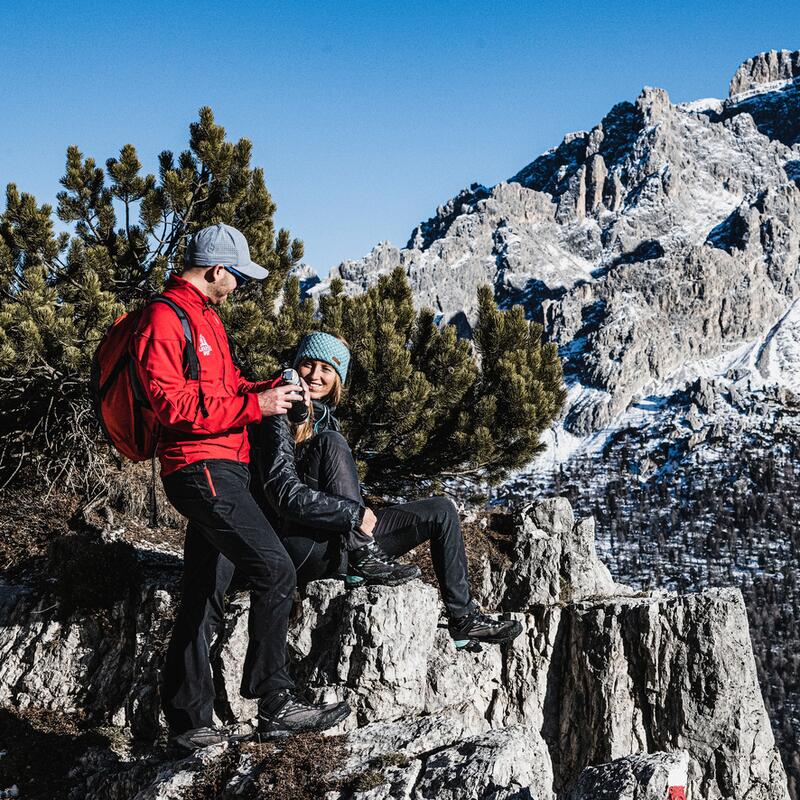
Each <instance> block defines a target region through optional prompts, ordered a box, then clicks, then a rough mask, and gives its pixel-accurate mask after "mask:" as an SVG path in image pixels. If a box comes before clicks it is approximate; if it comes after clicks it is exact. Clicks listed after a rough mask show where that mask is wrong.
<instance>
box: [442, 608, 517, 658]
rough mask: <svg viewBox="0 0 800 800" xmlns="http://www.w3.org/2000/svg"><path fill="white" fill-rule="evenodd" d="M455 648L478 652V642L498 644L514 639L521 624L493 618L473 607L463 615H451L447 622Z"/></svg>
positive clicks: (510, 620) (515, 621)
mask: <svg viewBox="0 0 800 800" xmlns="http://www.w3.org/2000/svg"><path fill="white" fill-rule="evenodd" d="M447 629H448V630H449V631H450V636H451V637H452V638H453V642H454V644H455V646H456V648H457V649H459V650H468V651H470V652H479V651H480V649H481V646H480V644H478V643H479V642H488V643H491V644H499V643H501V642H509V641H511V639H516V637H517V636H519V635H520V634H521V633H522V625H521V624H520V623H519V622H518V621H517V620H515V619H493V618H492V617H487V616H486V614H482V613H481V611H480V610H479V609H477V608H474V609H473V610H472V611H470V612H469V613H468V614H465V615H464V616H463V617H451V618H450V621H449V622H448V624H447Z"/></svg>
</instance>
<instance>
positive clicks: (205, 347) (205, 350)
mask: <svg viewBox="0 0 800 800" xmlns="http://www.w3.org/2000/svg"><path fill="white" fill-rule="evenodd" d="M197 349H198V350H199V351H200V352H201V353H202V354H203V355H204V356H210V355H211V345H210V344H209V343H208V342H207V341H206V337H205V336H203V334H202V333H201V334H200V344H199V346H198V348H197Z"/></svg>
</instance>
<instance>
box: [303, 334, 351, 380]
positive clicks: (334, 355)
mask: <svg viewBox="0 0 800 800" xmlns="http://www.w3.org/2000/svg"><path fill="white" fill-rule="evenodd" d="M305 358H313V359H314V360H315V361H324V362H325V363H326V364H330V365H331V366H332V367H333V368H334V369H335V370H336V371H337V372H338V373H339V377H340V378H341V379H342V383H344V382H345V380H347V367H348V366H349V365H350V351H349V350H348V349H347V345H345V343H344V342H342V341H340V340H339V339H337V338H336V337H335V336H331V335H330V334H329V333H323V332H322V331H314V333H309V334H308V335H306V336H304V337H303V340H302V341H301V342H300V347H298V348H297V355H296V356H295V357H294V366H295V368H296V367H297V365H298V364H299V363H300V362H301V361H302V360H303V359H305Z"/></svg>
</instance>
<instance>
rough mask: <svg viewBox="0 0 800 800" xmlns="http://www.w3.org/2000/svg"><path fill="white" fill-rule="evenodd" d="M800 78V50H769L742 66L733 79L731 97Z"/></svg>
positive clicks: (749, 59)
mask: <svg viewBox="0 0 800 800" xmlns="http://www.w3.org/2000/svg"><path fill="white" fill-rule="evenodd" d="M797 77H800V50H794V51H792V50H769V51H767V52H766V53H759V54H758V55H756V56H753V57H752V58H748V59H747V61H745V62H744V64H742V65H741V66H740V67H739V69H737V70H736V74H735V75H734V76H733V78H732V79H731V85H730V92H729V96H730V97H733V96H734V95H738V94H742V93H743V92H750V91H754V90H758V89H760V88H763V87H764V86H765V84H772V83H776V82H778V81H790V80H793V79H794V78H797Z"/></svg>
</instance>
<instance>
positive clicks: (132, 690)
mask: <svg viewBox="0 0 800 800" xmlns="http://www.w3.org/2000/svg"><path fill="white" fill-rule="evenodd" d="M139 556H140V560H141V561H142V562H143V565H144V570H143V571H144V574H145V576H146V577H145V580H144V583H143V585H142V588H141V592H140V593H139V594H138V595H137V596H134V597H131V598H130V599H128V600H124V601H119V602H118V603H117V604H116V605H115V606H114V607H113V609H112V610H111V611H110V612H109V613H108V614H107V615H105V616H102V617H99V618H98V617H90V616H86V615H79V614H73V615H72V616H70V617H68V618H66V619H60V618H59V616H58V614H57V609H53V608H49V607H48V605H50V603H51V601H49V600H45V599H43V598H42V597H39V596H37V595H36V593H34V592H33V591H32V590H30V589H27V588H24V587H21V586H11V585H3V586H2V589H1V590H0V705H2V706H5V707H6V709H9V708H14V709H17V710H20V709H28V710H29V711H30V710H31V709H42V710H47V711H59V712H65V713H67V714H72V715H78V716H81V717H82V718H84V719H89V720H93V721H94V722H95V723H96V724H97V725H105V726H106V728H105V729H104V730H105V731H106V732H108V731H110V730H111V731H114V732H115V733H114V735H111V736H110V741H111V742H112V743H114V746H113V747H109V746H96V747H90V748H88V750H86V752H84V753H83V754H82V756H81V758H80V761H79V763H76V764H75V765H74V769H73V771H72V781H73V788H72V789H71V791H72V794H71V795H70V796H71V797H74V798H86V799H87V800H100V798H103V799H104V800H105V799H106V798H132V797H135V798H137V799H138V800H146V799H148V798H150V799H151V800H154V799H155V798H162V799H166V798H188V797H201V796H202V797H234V796H240V797H245V796H248V792H250V795H249V796H275V797H279V796H287V797H288V796H291V795H290V794H286V793H285V792H286V787H283V790H282V789H281V786H280V781H278V782H277V783H275V782H274V777H273V778H270V779H268V780H273V785H272V789H269V788H268V793H265V794H261V795H257V794H255V795H254V794H253V791H254V787H255V786H256V784H257V783H258V781H259V780H260V781H261V785H262V787H263V781H264V775H263V774H261V775H260V776H259V775H258V774H257V773H258V771H259V770H258V768H257V765H256V762H255V760H254V759H255V755H254V752H253V750H252V749H248V746H233V747H225V746H220V747H216V748H209V749H206V750H205V751H202V752H201V753H198V754H195V755H192V756H190V757H187V758H179V757H175V756H174V755H172V756H171V755H170V754H169V753H168V752H166V751H164V750H163V748H162V749H161V750H159V749H158V748H155V747H152V746H149V745H145V746H142V745H141V744H134V745H132V744H131V742H134V743H136V742H142V741H145V742H147V741H150V742H152V741H153V740H154V739H155V738H156V737H157V736H158V727H159V718H158V694H157V693H158V690H157V684H156V675H157V670H158V667H159V664H160V660H161V657H162V653H163V649H164V643H165V636H166V634H167V633H168V630H169V627H170V623H171V614H172V609H173V606H174V595H175V592H176V588H175V585H174V580H175V575H176V571H175V569H174V567H175V561H174V559H173V560H172V562H170V558H169V557H168V556H158V555H157V554H153V553H145V552H143V551H142V552H140V553H139ZM496 561H498V563H490V562H488V561H487V562H486V564H485V568H484V572H483V574H481V575H474V576H473V578H474V580H475V583H476V586H477V591H478V594H479V596H480V598H481V600H482V602H483V603H484V605H485V606H486V607H490V608H495V609H497V610H499V611H503V612H507V613H509V614H512V615H513V616H514V617H515V618H517V619H519V620H520V621H521V622H522V624H523V626H524V633H523V634H522V636H520V637H519V638H518V639H517V640H516V641H515V642H513V643H512V644H511V645H510V646H508V647H507V648H505V649H499V648H491V649H490V648H486V649H484V651H483V652H479V653H466V652H463V651H456V650H455V649H454V647H453V645H452V642H451V641H450V640H449V637H448V635H447V632H446V630H445V629H443V628H442V627H441V623H442V619H441V613H442V607H441V605H440V602H439V599H438V596H437V592H436V589H435V588H434V587H432V586H430V585H427V584H425V583H423V582H420V581H416V582H413V583H410V584H407V585H405V586H401V587H398V588H388V587H369V588H361V589H357V590H354V591H351V592H345V590H344V589H343V587H342V585H341V584H340V583H339V582H336V581H319V582H317V583H314V584H311V586H310V587H309V588H308V591H307V593H306V594H305V596H304V598H303V599H302V608H301V609H300V611H301V613H300V614H299V615H298V618H297V621H296V622H295V623H294V624H293V628H292V632H291V653H292V657H293V661H294V665H295V666H294V671H295V674H296V676H297V677H298V678H299V680H300V683H301V685H304V686H307V687H308V689H309V691H310V692H311V694H313V695H315V696H317V697H322V696H333V695H336V696H340V697H342V696H343V697H346V698H347V699H348V701H349V702H350V704H351V706H352V707H353V712H354V713H353V714H352V715H351V717H350V718H349V719H348V720H347V721H346V723H345V725H344V727H343V728H342V730H340V731H334V732H333V735H331V736H327V737H324V738H323V737H318V740H317V743H316V745H315V746H317V747H319V748H320V752H319V754H318V755H315V754H312V760H311V761H310V762H308V763H313V764H315V765H316V769H317V770H318V771H319V773H320V778H324V782H323V783H322V784H321V785H323V786H324V787H325V791H324V792H322V793H321V794H320V796H321V795H322V794H324V796H325V797H326V798H329V800H344V798H350V797H355V798H359V800H367V799H368V798H369V800H383V799H385V798H452V799H453V800H455V799H456V798H465V799H466V798H498V799H499V798H512V797H513V798H517V797H518V798H537V799H538V800H545V799H546V800H555V798H559V800H582V799H584V798H595V800H597V799H598V798H604V799H606V800H622V799H623V798H626V799H627V798H630V799H631V800H632V799H633V798H659V800H664V798H665V797H667V794H668V792H670V787H678V786H681V785H684V784H685V785H686V789H687V792H688V796H689V797H691V798H709V800H722V798H725V799H727V800H745V798H747V800H778V799H781V800H783V798H787V797H788V794H787V790H786V776H785V774H784V772H783V768H782V766H781V762H780V759H779V757H778V754H777V751H776V750H775V747H774V742H773V737H772V732H771V730H770V725H769V720H768V719H767V715H766V712H765V710H764V705H763V702H762V699H761V695H760V692H759V688H758V684H757V682H756V672H755V664H754V660H753V654H752V649H751V646H750V638H749V634H748V627H747V617H746V614H745V609H744V605H743V603H742V599H741V596H740V594H739V592H738V590H736V589H715V590H709V591H706V592H702V593H699V594H694V595H687V596H679V595H675V594H668V593H658V594H635V593H634V592H633V591H631V590H629V589H627V588H626V587H623V586H620V585H618V584H615V583H614V582H613V581H612V579H611V576H610V574H609V572H608V570H607V569H606V568H605V567H604V566H603V565H602V564H601V563H600V562H599V561H598V560H597V558H596V555H595V552H594V526H593V522H592V520H591V519H588V520H583V521H580V522H577V523H576V521H575V520H574V518H573V513H572V509H571V507H570V506H569V504H568V503H567V502H566V501H564V500H561V499H554V500H547V501H544V502H542V503H539V504H537V505H533V506H529V507H527V508H525V509H523V510H522V511H521V512H520V513H519V515H518V520H517V524H516V528H515V533H514V535H513V536H512V537H510V538H509V543H508V548H507V552H506V554H505V558H504V559H496ZM500 561H502V563H499V562H500ZM159 565H160V566H159ZM162 567H163V568H162ZM247 602H248V601H247V595H237V596H236V597H235V598H234V599H233V601H232V602H231V604H230V609H229V614H228V620H227V626H226V630H225V631H224V633H223V634H222V635H221V636H220V638H219V641H218V642H217V646H216V651H217V666H218V678H219V682H218V686H219V704H218V714H219V716H220V719H221V720H223V721H229V720H233V719H239V720H245V719H248V718H250V717H252V716H253V713H254V707H253V705H252V704H251V703H249V702H248V701H244V700H242V699H241V698H240V697H239V695H238V693H237V688H236V687H237V686H238V680H239V673H240V668H241V664H242V659H243V655H244V650H245V644H246V628H247V625H246V612H247ZM15 713H16V712H15ZM21 713H23V714H24V713H27V712H25V711H22V712H21ZM322 743H325V744H324V745H323V744H322ZM0 744H1V745H2V747H0V750H2V749H6V750H8V751H9V752H10V753H11V755H12V756H13V753H14V747H15V746H16V747H21V746H23V745H22V744H21V743H20V742H13V741H3V742H0ZM327 747H334V748H335V753H336V756H335V758H334V759H333V763H330V762H331V759H330V758H328V759H327V761H326V759H325V758H323V754H322V752H321V751H322V749H325V748H327ZM282 749H283V750H284V751H285V750H287V749H288V746H287V745H286V744H280V745H278V746H277V747H275V746H273V756H272V757H273V759H274V758H276V757H279V756H280V754H281V750H282ZM276 754H277V755H276ZM284 755H285V754H284ZM42 757H43V758H45V757H46V755H45V754H43V755H42ZM278 763H281V762H278ZM283 763H284V765H283V767H280V768H279V769H278V771H277V773H276V774H278V775H280V776H283V775H284V774H285V775H286V776H287V777H286V780H289V777H288V776H289V774H290V773H291V766H290V765H288V762H283ZM281 770H283V771H281ZM322 773H325V775H322ZM328 773H329V774H328ZM25 778H26V776H24V775H20V776H19V780H18V781H17V784H18V785H19V787H20V796H21V797H23V798H24V797H25V794H24V786H25ZM281 780H283V777H281ZM209 787H212V788H210V789H209ZM3 788H4V787H3V786H0V790H2V789H3ZM262 791H263V790H262ZM281 791H284V794H281ZM674 791H675V792H676V793H675V794H673V793H672V792H670V795H669V796H670V797H673V796H674V797H678V796H680V795H679V794H677V792H678V789H675V790H674ZM270 792H274V793H273V794H270ZM59 796H61V795H59ZM64 796H66V795H64Z"/></svg>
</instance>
